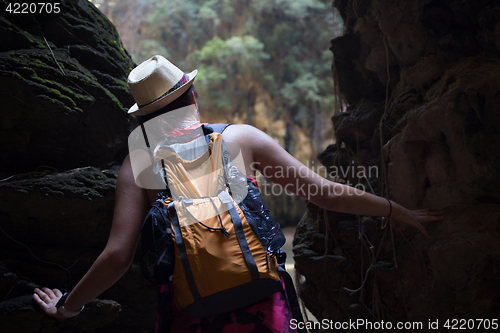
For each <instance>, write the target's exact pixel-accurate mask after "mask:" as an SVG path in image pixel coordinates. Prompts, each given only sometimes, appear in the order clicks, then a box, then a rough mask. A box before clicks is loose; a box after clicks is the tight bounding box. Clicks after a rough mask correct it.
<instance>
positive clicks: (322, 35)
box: [94, 0, 342, 134]
mask: <svg viewBox="0 0 500 333" xmlns="http://www.w3.org/2000/svg"><path fill="white" fill-rule="evenodd" d="M94 3H96V4H98V5H100V9H101V10H102V11H103V12H104V13H105V14H106V15H107V16H108V17H110V18H111V19H112V21H113V22H114V23H115V25H117V27H118V28H119V30H120V27H122V29H121V31H120V34H121V35H122V39H124V41H125V43H126V48H127V50H128V51H129V52H130V53H131V54H132V56H133V59H134V60H135V62H137V63H140V62H142V61H144V60H145V59H147V58H149V57H150V56H152V55H154V54H162V55H164V56H166V57H167V58H168V59H169V60H171V61H172V62H173V63H175V64H176V65H177V66H178V67H180V68H182V69H185V70H186V71H191V70H192V69H194V68H197V69H198V70H199V74H198V77H197V84H196V88H197V90H198V92H199V95H200V96H203V97H204V99H203V104H204V107H205V108H209V109H210V110H219V111H220V112H238V110H241V109H245V108H250V107H251V106H252V105H253V103H255V100H254V99H255V96H256V95H257V94H258V93H259V92H261V91H265V92H267V93H268V94H269V95H270V96H272V105H273V110H271V111H270V112H269V113H270V114H272V117H273V118H274V119H278V118H281V119H284V118H286V119H285V120H286V121H287V122H293V123H296V124H298V125H300V126H301V127H302V128H303V129H304V130H305V132H306V133H309V134H311V133H312V131H313V129H314V121H315V117H316V116H317V115H318V114H319V113H321V112H324V113H325V112H326V113H331V112H332V110H333V105H334V96H333V94H332V91H333V87H332V86H333V82H332V77H331V62H332V54H331V52H330V51H329V50H328V47H329V41H330V40H331V39H332V38H334V37H336V36H337V35H339V34H340V32H341V29H342V19H341V18H340V17H339V16H338V14H337V12H336V11H335V10H334V9H333V8H331V0H162V1H157V0H121V1H114V2H111V1H106V0H94ZM133 24H135V25H133ZM126 27H129V31H128V32H124V30H123V29H124V28H126ZM125 34H135V38H134V37H133V36H130V37H131V38H128V39H129V41H128V42H127V38H126V36H123V35H125ZM244 120H246V121H247V122H249V123H252V122H251V119H244Z"/></svg>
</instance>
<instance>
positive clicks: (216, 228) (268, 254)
mask: <svg viewBox="0 0 500 333" xmlns="http://www.w3.org/2000/svg"><path fill="white" fill-rule="evenodd" d="M227 126H229V125H226V124H215V125H204V126H203V133H204V135H205V139H206V142H207V143H208V145H209V148H208V150H207V152H208V153H207V154H208V157H209V158H210V159H211V163H212V165H214V163H215V165H218V166H219V167H218V168H216V169H218V170H220V171H219V174H215V175H212V176H213V177H212V176H211V177H212V182H218V184H219V189H218V193H217V194H216V195H215V192H213V193H212V196H203V197H194V198H193V197H189V198H188V197H184V196H177V198H176V199H175V200H174V199H173V196H172V192H171V187H172V186H174V187H177V186H178V185H176V184H173V181H172V178H175V177H176V176H177V175H175V174H173V172H177V173H178V172H179V170H181V169H182V167H180V166H179V160H180V161H182V159H180V158H179V157H178V156H177V155H175V154H172V155H171V156H172V157H173V158H172V159H169V158H166V159H162V166H163V172H164V178H165V183H166V184H167V188H166V189H165V190H164V191H161V192H160V193H159V194H158V196H157V199H156V201H155V202H154V203H153V204H151V205H150V207H149V211H148V214H147V216H146V218H145V220H144V223H143V226H142V234H141V247H142V251H141V252H142V254H141V271H142V273H143V274H144V275H145V276H146V278H147V279H148V280H149V281H151V282H153V283H157V284H167V283H169V282H172V286H173V298H174V301H175V303H176V306H177V308H178V309H179V310H180V311H181V312H182V313H183V314H185V315H188V316H193V317H205V316H211V315H217V314H223V313H227V312H231V311H233V310H236V309H239V308H242V307H245V306H248V305H251V304H253V303H256V302H258V301H260V300H262V299H264V298H266V297H267V296H269V295H271V294H273V293H276V292H278V291H281V290H282V288H283V285H282V282H281V280H280V276H279V273H278V270H280V271H284V262H285V259H286V254H285V252H283V251H282V250H281V247H282V246H283V245H284V243H285V237H284V235H283V232H282V231H281V229H280V226H279V224H278V223H277V222H276V220H275V219H274V218H273V217H272V216H271V214H270V212H269V210H268V208H267V206H266V204H265V203H264V201H263V199H262V197H261V195H260V193H259V191H258V189H257V187H256V186H255V184H254V183H253V181H252V180H251V179H248V178H247V179H246V183H247V188H248V193H247V195H246V196H245V198H244V199H243V200H242V201H241V202H240V203H236V202H235V201H234V199H233V198H232V195H231V189H230V187H229V186H227V184H228V181H227V175H226V172H225V171H224V170H225V169H224V166H223V160H224V156H226V157H228V154H227V152H226V151H225V148H224V145H223V140H222V134H221V133H222V132H223V131H224V129H225V128H226V127H227ZM143 133H144V134H145V131H144V132H143ZM146 142H147V139H146ZM184 162H186V163H189V162H192V161H184ZM180 164H182V163H180ZM172 169H175V170H172ZM182 170H183V169H182ZM168 174H170V177H169V176H168ZM182 176H183V177H180V178H182V179H188V178H189V177H187V176H186V175H182ZM209 178H210V177H209ZM169 179H170V186H169ZM203 181H206V179H203ZM224 181H225V182H224ZM191 182H195V181H194V180H188V181H185V182H184V185H185V186H191V185H192V184H191ZM221 183H222V184H221ZM208 185H210V184H206V183H203V186H208ZM221 185H224V186H225V188H223V189H221ZM195 215H196V216H195ZM287 279H288V280H290V281H289V282H288V283H287V284H288V285H289V284H291V278H290V277H289V276H287ZM288 285H287V286H286V288H287V293H288V294H292V295H289V298H290V297H292V298H293V299H294V303H295V304H290V305H291V306H292V311H293V312H294V317H296V312H297V309H298V302H297V300H296V294H295V290H294V289H293V285H292V286H291V288H292V290H290V288H289V286H288ZM291 303H292V302H291ZM299 314H300V309H299Z"/></svg>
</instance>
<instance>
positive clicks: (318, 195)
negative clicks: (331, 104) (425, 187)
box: [228, 125, 443, 237]
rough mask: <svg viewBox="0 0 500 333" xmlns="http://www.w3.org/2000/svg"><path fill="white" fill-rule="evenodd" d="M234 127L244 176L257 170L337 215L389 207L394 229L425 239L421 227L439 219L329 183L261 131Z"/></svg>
mask: <svg viewBox="0 0 500 333" xmlns="http://www.w3.org/2000/svg"><path fill="white" fill-rule="evenodd" d="M237 126H238V130H237V132H238V136H237V137H236V136H233V135H230V138H231V137H234V139H235V140H236V141H237V143H238V144H239V145H240V146H241V149H242V151H244V152H245V153H244V154H245V164H246V168H247V170H246V171H247V175H248V174H249V172H250V173H252V172H253V171H254V170H255V169H258V170H259V171H260V172H261V173H262V174H263V175H264V176H265V177H266V178H267V179H269V180H270V181H272V182H273V183H276V184H279V185H281V186H282V187H283V188H284V189H285V190H287V191H289V192H292V193H295V194H297V195H300V196H302V197H303V198H305V199H307V200H309V201H311V202H312V203H314V204H316V205H318V206H320V207H322V208H325V209H328V210H333V211H337V212H342V213H350V214H359V215H371V216H387V215H388V214H389V212H390V211H391V205H392V214H391V217H392V221H393V224H394V225H395V226H397V225H398V224H399V223H405V224H409V225H412V226H413V227H415V228H417V229H419V230H420V231H421V232H422V233H423V234H424V235H426V236H427V237H429V235H428V234H427V232H426V231H425V228H424V227H423V226H422V225H421V223H422V222H427V221H437V220H441V219H442V215H443V214H442V212H435V211H433V210H431V209H423V210H417V211H410V210H408V209H406V208H404V207H402V206H401V205H399V204H397V203H395V202H394V201H391V205H389V202H388V201H387V199H385V198H382V197H379V196H376V195H373V194H370V193H367V192H364V191H361V190H357V189H355V188H353V187H351V186H348V185H344V184H339V183H336V182H332V181H329V180H327V179H325V178H323V177H321V176H319V175H318V174H316V173H314V172H313V171H311V170H310V169H309V168H307V167H306V166H305V165H304V164H302V163H301V162H299V161H298V160H297V159H295V158H294V157H293V156H292V155H290V154H289V153H288V152H287V151H286V150H284V149H283V148H282V147H281V146H280V145H279V144H278V143H276V142H275V141H274V140H273V139H272V138H271V137H269V136H268V135H267V134H265V133H263V132H262V131H260V130H258V129H256V128H254V127H252V126H248V125H237ZM230 128H231V127H229V128H228V130H229V129H230ZM233 131H234V132H236V131H235V130H233ZM229 134H232V133H231V132H230V133H229Z"/></svg>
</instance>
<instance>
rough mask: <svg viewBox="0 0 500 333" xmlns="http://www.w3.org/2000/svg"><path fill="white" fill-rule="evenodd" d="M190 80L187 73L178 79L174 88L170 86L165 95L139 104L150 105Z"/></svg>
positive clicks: (140, 106) (141, 106)
mask: <svg viewBox="0 0 500 333" xmlns="http://www.w3.org/2000/svg"><path fill="white" fill-rule="evenodd" d="M188 82H189V76H188V75H187V74H184V75H182V77H181V79H180V80H179V81H177V83H176V84H174V86H173V87H172V88H170V89H169V90H168V91H167V92H166V93H164V94H163V95H161V96H160V97H158V98H157V99H155V100H154V101H151V102H149V103H146V104H142V105H138V107H139V108H143V107H145V106H148V105H149V104H153V103H154V102H156V101H158V100H160V99H162V98H163V97H165V96H167V95H168V94H170V93H172V92H174V91H175V90H177V89H179V88H180V87H182V86H183V85H184V84H186V83H188Z"/></svg>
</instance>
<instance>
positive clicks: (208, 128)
mask: <svg viewBox="0 0 500 333" xmlns="http://www.w3.org/2000/svg"><path fill="white" fill-rule="evenodd" d="M230 125H231V124H209V125H201V126H202V127H203V134H205V140H206V141H207V144H209V143H210V134H212V133H214V132H215V133H221V134H222V132H224V130H225V129H226V128H228V127H229V126H230Z"/></svg>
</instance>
